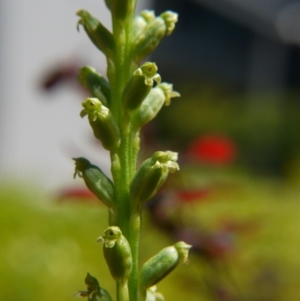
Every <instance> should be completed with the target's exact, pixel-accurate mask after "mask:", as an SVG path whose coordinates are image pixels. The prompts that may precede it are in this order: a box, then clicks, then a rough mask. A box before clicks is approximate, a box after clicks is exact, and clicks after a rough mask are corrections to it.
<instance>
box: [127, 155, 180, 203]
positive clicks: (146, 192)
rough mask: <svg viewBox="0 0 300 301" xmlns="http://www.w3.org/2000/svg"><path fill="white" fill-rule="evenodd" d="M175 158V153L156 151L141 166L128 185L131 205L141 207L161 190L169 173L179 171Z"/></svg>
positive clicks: (176, 156)
mask: <svg viewBox="0 0 300 301" xmlns="http://www.w3.org/2000/svg"><path fill="white" fill-rule="evenodd" d="M177 158H178V154H177V153H174V152H171V151H166V152H161V151H158V152H155V153H154V154H153V156H152V157H151V158H149V159H147V160H145V161H144V162H143V163H142V164H141V166H140V167H139V169H138V170H137V172H136V173H135V175H134V177H133V179H132V181H131V183H130V197H131V200H132V202H133V204H135V205H136V206H138V207H140V206H142V204H143V203H145V202H146V201H148V200H149V199H151V198H152V197H153V196H154V195H155V194H156V192H157V191H158V190H159V189H160V188H161V186H162V185H163V184H164V182H165V181H166V179H167V177H168V175H169V173H174V172H175V171H176V170H179V165H178V163H177V162H176V161H177Z"/></svg>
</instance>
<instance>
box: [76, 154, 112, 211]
mask: <svg viewBox="0 0 300 301" xmlns="http://www.w3.org/2000/svg"><path fill="white" fill-rule="evenodd" d="M73 160H74V161H75V173H74V178H75V177H76V175H78V176H79V177H81V178H83V180H84V182H85V184H86V186H87V187H88V188H89V190H90V191H92V192H93V193H94V194H95V195H96V196H97V197H98V199H99V200H100V201H102V202H103V203H104V204H105V205H106V206H108V207H110V208H112V207H114V198H115V188H114V184H113V182H112V181H111V180H110V179H109V178H108V177H107V176H106V175H105V174H104V173H103V171H102V170H101V169H100V168H99V167H97V166H96V165H93V164H91V163H90V161H89V160H87V159H85V158H82V157H81V158H74V159H73Z"/></svg>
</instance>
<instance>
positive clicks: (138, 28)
mask: <svg viewBox="0 0 300 301" xmlns="http://www.w3.org/2000/svg"><path fill="white" fill-rule="evenodd" d="M154 18H155V14H154V11H153V10H143V11H141V12H140V13H139V15H137V16H136V17H135V18H134V21H133V37H134V40H135V39H136V38H137V37H138V36H139V34H141V32H142V31H143V30H144V29H145V27H146V26H147V24H148V23H149V22H150V21H152V20H153V19H154Z"/></svg>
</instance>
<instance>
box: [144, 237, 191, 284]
mask: <svg viewBox="0 0 300 301" xmlns="http://www.w3.org/2000/svg"><path fill="white" fill-rule="evenodd" d="M191 247H192V246H191V245H188V244H186V243H185V242H183V241H180V242H178V243H176V244H175V245H173V246H171V247H167V248H164V249H162V250H161V251H160V252H159V253H158V254H156V255H155V256H153V257H151V258H150V259H149V260H148V261H147V262H146V263H145V264H144V265H143V267H142V269H141V272H140V287H141V289H142V290H147V289H148V288H149V287H151V286H153V285H155V284H157V283H158V282H159V281H161V280H162V279H163V278H165V277H166V276H167V275H168V274H169V273H170V272H172V271H173V270H174V269H175V268H176V267H177V265H178V264H179V262H180V261H182V262H184V263H188V252H189V249H190V248H191Z"/></svg>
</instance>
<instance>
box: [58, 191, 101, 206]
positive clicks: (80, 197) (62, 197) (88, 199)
mask: <svg viewBox="0 0 300 301" xmlns="http://www.w3.org/2000/svg"><path fill="white" fill-rule="evenodd" d="M56 200H57V201H59V202H72V203H74V202H78V203H81V202H82V203H98V199H97V198H96V196H95V195H94V194H93V193H92V192H91V191H90V190H88V189H86V188H76V187H71V188H64V189H62V190H61V191H59V192H58V194H57V196H56ZM99 203H100V202H99Z"/></svg>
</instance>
